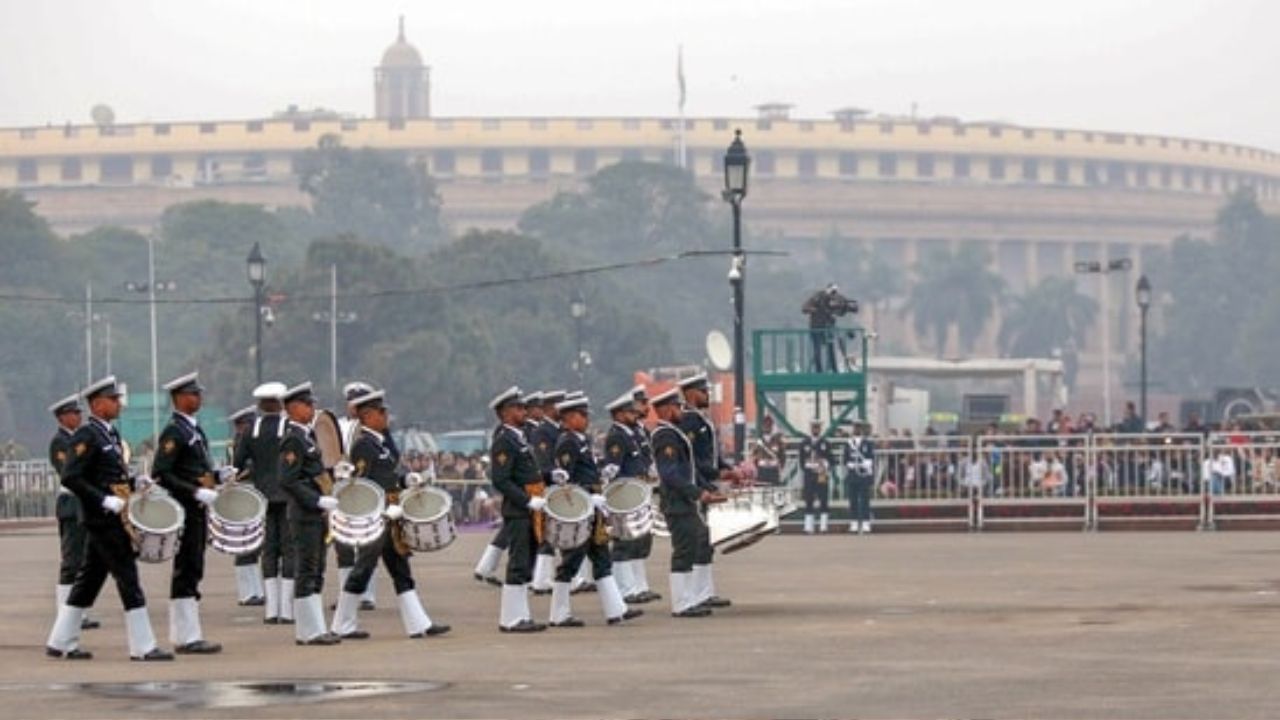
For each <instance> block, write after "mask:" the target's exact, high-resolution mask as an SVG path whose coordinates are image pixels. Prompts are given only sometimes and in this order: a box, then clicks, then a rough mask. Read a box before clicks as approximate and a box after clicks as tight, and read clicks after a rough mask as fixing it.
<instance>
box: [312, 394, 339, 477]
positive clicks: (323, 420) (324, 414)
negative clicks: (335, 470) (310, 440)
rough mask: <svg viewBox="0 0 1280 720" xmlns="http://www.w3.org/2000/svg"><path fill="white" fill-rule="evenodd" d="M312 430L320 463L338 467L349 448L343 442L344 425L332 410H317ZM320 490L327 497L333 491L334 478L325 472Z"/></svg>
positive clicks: (329, 466) (327, 466) (328, 466)
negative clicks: (318, 450)
mask: <svg viewBox="0 0 1280 720" xmlns="http://www.w3.org/2000/svg"><path fill="white" fill-rule="evenodd" d="M311 430H312V432H314V433H315V434H316V447H317V448H319V449H320V462H321V463H323V464H324V466H325V467H326V468H331V467H333V466H334V465H337V464H338V463H339V462H341V461H342V460H343V459H345V458H346V452H347V448H346V445H345V444H344V442H343V434H342V425H341V424H340V423H339V422H338V417H337V416H336V415H334V414H333V412H332V411H331V410H317V411H316V416H315V417H314V418H312V420H311ZM317 482H319V483H320V490H321V492H323V493H324V494H325V495H328V494H330V493H331V492H332V491H333V476H332V475H330V474H329V471H328V470H325V471H324V473H323V474H321V475H320V477H319V478H318V479H317Z"/></svg>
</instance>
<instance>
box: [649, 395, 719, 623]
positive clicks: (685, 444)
mask: <svg viewBox="0 0 1280 720" xmlns="http://www.w3.org/2000/svg"><path fill="white" fill-rule="evenodd" d="M653 410H654V412H655V413H657V415H658V424H657V425H656V426H655V427H654V429H653V458H654V464H655V466H656V467H657V469H658V479H659V481H660V482H661V484H662V495H661V498H660V499H661V507H662V516H663V518H665V519H666V522H667V530H668V531H670V533H671V614H672V615H673V616H674V617H681V618H687V617H705V616H707V615H710V614H711V608H709V607H707V606H706V605H705V604H703V603H701V601H700V600H699V598H698V589H697V587H695V585H694V579H693V567H694V559H695V557H696V555H697V552H698V542H699V541H700V539H701V537H702V535H703V534H705V533H706V524H705V522H704V521H703V519H702V516H701V514H700V512H699V508H698V504H699V503H700V502H705V501H710V500H712V499H713V498H712V497H711V493H710V492H709V491H707V490H705V489H703V488H702V487H701V486H700V485H699V484H698V475H697V468H696V467H695V466H694V464H693V445H692V444H691V443H690V442H689V438H688V436H687V435H685V433H684V431H683V430H681V429H680V428H679V427H677V426H676V423H677V422H679V421H680V412H681V411H680V390H679V389H678V388H672V389H670V390H668V391H666V392H664V393H661V394H659V395H658V396H656V397H655V398H653Z"/></svg>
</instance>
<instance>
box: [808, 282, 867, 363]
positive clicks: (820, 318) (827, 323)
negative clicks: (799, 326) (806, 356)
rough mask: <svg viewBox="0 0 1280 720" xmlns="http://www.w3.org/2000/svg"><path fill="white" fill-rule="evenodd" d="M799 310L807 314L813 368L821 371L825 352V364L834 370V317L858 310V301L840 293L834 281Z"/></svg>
mask: <svg viewBox="0 0 1280 720" xmlns="http://www.w3.org/2000/svg"><path fill="white" fill-rule="evenodd" d="M800 312H802V313H804V314H805V315H808V316H809V336H810V338H811V339H812V341H813V369H814V372H822V371H823V370H822V356H823V354H824V352H825V354H826V356H827V365H828V366H829V367H830V369H831V370H830V371H831V372H836V371H837V369H838V368H837V367H836V347H835V339H836V338H835V327H836V318H837V317H842V316H844V315H847V314H849V313H856V312H858V301H857V300H851V299H849V298H847V297H845V296H844V295H841V294H840V288H838V287H836V284H835V283H831V284H829V285H827V286H826V287H825V288H823V289H822V290H819V291H818V292H816V293H814V294H813V297H810V298H809V299H808V300H806V301H805V303H804V306H803V307H801V308H800Z"/></svg>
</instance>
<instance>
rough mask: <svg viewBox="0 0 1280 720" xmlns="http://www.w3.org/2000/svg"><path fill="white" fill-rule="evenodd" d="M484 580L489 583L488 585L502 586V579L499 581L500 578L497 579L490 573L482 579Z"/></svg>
mask: <svg viewBox="0 0 1280 720" xmlns="http://www.w3.org/2000/svg"><path fill="white" fill-rule="evenodd" d="M484 581H485V582H487V583H489V584H490V585H492V586H494V587H502V581H501V580H499V579H498V578H496V577H494V576H492V575H490V576H489V577H487V578H485V579H484Z"/></svg>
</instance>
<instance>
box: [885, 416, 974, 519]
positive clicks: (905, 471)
mask: <svg viewBox="0 0 1280 720" xmlns="http://www.w3.org/2000/svg"><path fill="white" fill-rule="evenodd" d="M972 456H973V445H972V442H971V440H970V438H967V437H959V436H950V435H947V436H942V435H937V436H925V437H921V438H917V439H914V440H913V439H911V438H878V439H877V440H876V449H875V463H874V465H875V492H874V494H873V496H872V501H871V507H872V513H873V514H874V515H875V520H876V523H877V524H880V525H890V526H892V525H903V526H907V525H924V526H947V525H962V526H964V527H967V528H972V527H974V526H975V525H976V520H977V518H976V513H977V503H976V499H977V495H976V488H975V486H974V485H973V483H972V478H971V477H970V476H969V475H967V471H968V470H969V460H970V458H972Z"/></svg>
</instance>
